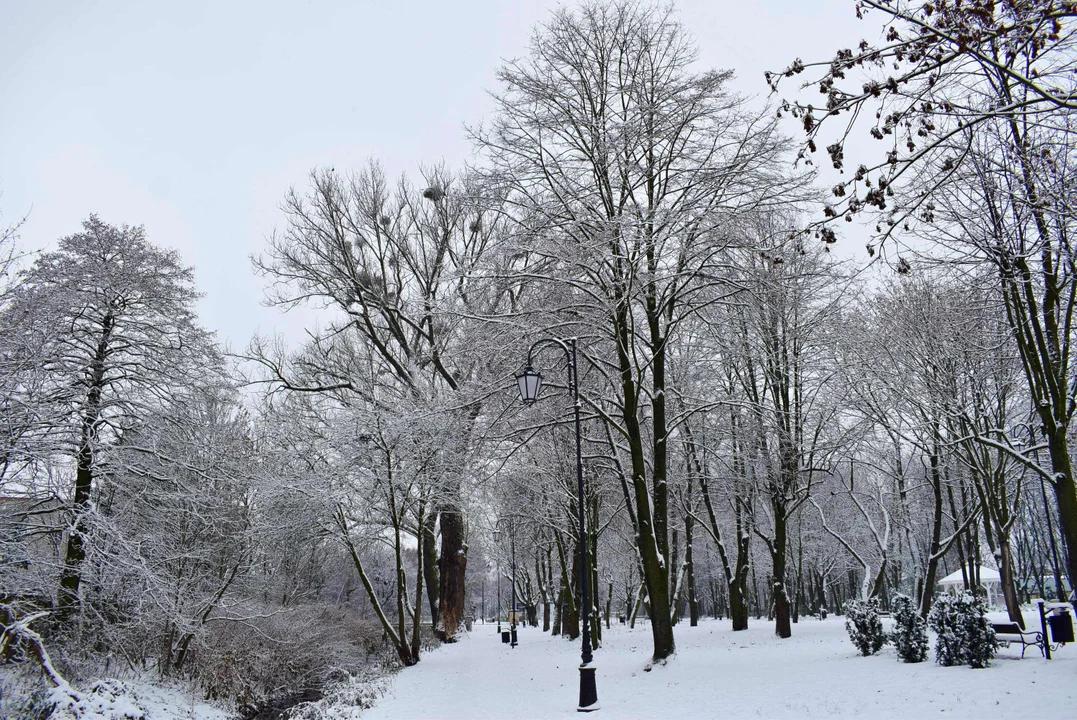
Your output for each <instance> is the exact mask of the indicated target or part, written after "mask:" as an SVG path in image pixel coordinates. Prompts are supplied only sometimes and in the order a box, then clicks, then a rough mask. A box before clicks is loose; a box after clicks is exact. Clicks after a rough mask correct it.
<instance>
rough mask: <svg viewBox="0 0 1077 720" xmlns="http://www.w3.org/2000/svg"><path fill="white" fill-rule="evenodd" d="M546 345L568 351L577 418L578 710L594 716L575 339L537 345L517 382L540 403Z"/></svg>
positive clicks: (527, 399) (527, 400) (527, 398)
mask: <svg viewBox="0 0 1077 720" xmlns="http://www.w3.org/2000/svg"><path fill="white" fill-rule="evenodd" d="M543 345H547V346H548V345H556V346H557V347H559V348H561V349H562V350H564V351H565V358H566V359H567V362H568V390H569V394H570V395H571V397H572V403H573V409H574V412H575V415H576V497H577V501H576V509H577V510H578V514H579V521H580V538H579V539H580V591H581V595H582V603H581V610H582V612H581V621H582V624H583V632H582V635H583V639H582V648H581V652H580V659H581V660H582V662H581V663H580V704H579V705H578V706H577V707H576V710H578V711H579V712H592V711H594V710H598V708H599V705H598V690H597V688H596V686H595V666H594V665H592V664H591V660H592V659H593V656H592V655H591V597H590V592H589V588H588V582H587V581H588V578H589V577H590V570H589V568H588V565H589V563H588V560H587V534H586V526H585V522H584V514H583V447H582V441H581V436H580V384H579V372H578V366H577V364H576V338H567V339H565V340H562V339H560V338H544V339H542V340H538V341H536V342H535V343H534V344H533V345H532V346H531V347H530V348H529V349H528V351H527V365H526V366H525V367H524V369H523V371H522V372H520V374H519V375H517V376H516V382H517V384H518V385H519V386H520V398H521V399H522V400H523V402H524V405H533V404H534V403H535V401H536V400H538V396H539V393H540V392H541V391H542V373H540V372H538V371H537V370H535V368H534V366H533V365H532V359H533V358H534V355H535V351H536V350H538V349H540V347H541V346H543Z"/></svg>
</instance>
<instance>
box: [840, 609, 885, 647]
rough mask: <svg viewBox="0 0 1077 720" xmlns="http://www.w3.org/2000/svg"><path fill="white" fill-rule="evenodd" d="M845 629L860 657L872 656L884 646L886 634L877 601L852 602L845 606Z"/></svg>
mask: <svg viewBox="0 0 1077 720" xmlns="http://www.w3.org/2000/svg"><path fill="white" fill-rule="evenodd" d="M845 629H846V631H848V633H849V639H850V640H852V641H853V645H856V648H857V650H859V651H860V654H861V655H865V656H866V655H874V654H875V653H877V652H879V650H881V649H882V647H883V645H885V644H886V633H885V632H883V623H882V621H881V620H880V619H879V601H878V600H876V599H875V598H871V599H870V600H868V601H866V602H864V601H860V600H852V601H850V602H848V603H846V604H845Z"/></svg>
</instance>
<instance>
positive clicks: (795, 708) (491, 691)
mask: <svg viewBox="0 0 1077 720" xmlns="http://www.w3.org/2000/svg"><path fill="white" fill-rule="evenodd" d="M998 619H999V620H1001V619H1002V617H999V618H998ZM1029 619H1031V617H1030V618H1029ZM884 622H885V621H884ZM750 625H751V627H750V628H749V629H748V630H746V631H743V632H739V633H734V632H732V631H731V630H730V629H729V622H728V621H710V620H708V621H704V622H701V623H700V625H699V626H698V627H696V628H691V627H689V626H688V624H687V623H681V624H679V625H677V627H676V638H677V648H678V649H677V654H676V656H675V657H674V658H672V659H671V660H670V661H669V662H668V663H667V664H666V665H664V666H657V667H655V668H654V669H653V670H652V671H650V672H645V671H644V667H645V666H646V664H647V660H648V659H649V655H650V652H649V648H650V628H649V627H648V626H646V625H645V624H644V625H642V626H639V625H637V627H636V629H635V630H628V629H627V628H624V627H614V628H613V629H611V630H607V631H606V638H605V646H604V647H603V648H602V649H601V650H598V651H596V652H595V663H596V665H597V667H598V671H597V672H598V676H597V677H598V679H597V685H598V697H599V703H600V705H601V710H600V711H598V713H596V714H595V715H591V716H590V717H593V718H652V719H653V718H713V717H722V718H756V717H762V718H853V717H856V718H873V719H874V718H925V717H948V718H976V720H988V719H990V718H1006V719H1007V720H1012V719H1014V718H1037V720H1048V719H1050V718H1067V719H1070V718H1077V646H1073V645H1069V646H1066V647H1064V648H1062V649H1061V650H1059V651H1058V652H1057V653H1056V655H1055V659H1054V660H1052V661H1051V662H1047V661H1045V660H1044V659H1043V658H1042V656H1040V655H1039V653H1038V651H1037V650H1036V649H1035V648H1032V649H1030V650H1029V651H1028V652H1027V653H1026V655H1025V658H1024V659H1023V660H1022V659H1019V658H1020V648H1019V647H1018V648H1016V649H1015V648H1013V647H1011V648H1008V649H1001V650H1000V651H999V654H998V656H997V657H996V659H995V661H994V662H993V663H992V665H991V667H989V668H986V669H983V670H973V669H970V668H967V667H949V668H945V667H940V666H938V665H936V664H935V663H934V661H933V659H934V655H933V654H932V656H931V659H929V660H928V661H927V662H923V663H919V664H915V665H907V664H904V663H902V662H900V661H898V660H897V658H896V656H895V654H894V650H893V649H892V648H891V647H890V646H887V647H885V648H884V649H883V650H882V652H880V653H879V654H878V655H875V656H873V657H861V656H859V655H858V654H857V652H856V650H855V648H854V647H853V645H852V643H850V642H849V640H848V636H847V635H846V633H845V628H844V624H843V620H842V618H834V617H831V618H829V619H828V620H825V621H822V622H820V621H818V620H815V619H814V618H807V619H802V620H801V622H800V623H798V624H797V625H794V626H793V637H792V638H790V639H788V640H779V639H778V638H776V637H775V636H774V634H773V629H772V624H771V623H767V622H765V621H755V620H753V621H751V623H750ZM1038 625H1039V623H1038V619H1037V621H1036V623H1035V626H1036V627H1038ZM578 663H579V643H578V642H573V643H570V642H568V641H565V640H561V639H556V638H552V637H550V636H549V635H545V634H543V633H541V632H539V631H537V630H533V629H527V628H521V629H520V645H519V646H518V647H517V648H515V649H512V648H510V647H509V646H508V645H502V644H501V642H500V638H499V637H498V636H497V635H496V633H495V629H494V626H493V625H486V626H482V625H478V626H476V627H475V630H474V632H472V633H471V634H470V635H469V636H468V637H466V638H464V639H463V640H462V641H461V642H459V643H456V644H454V645H448V646H443V647H441V648H439V649H438V650H436V651H434V652H431V653H429V654H427V655H425V656H424V657H423V659H422V662H420V663H419V665H417V666H416V667H413V668H408V669H407V670H405V671H403V672H401V673H399V674H398V675H397V676H396V678H395V680H394V681H393V683H392V685H391V689H390V690H389V692H388V693H387V694H386V696H385V697H384V698H382V699H381V700H380V701H379V702H378V703H377V704H376V705H375V706H374V708H373V709H371V710H368V711H365V712H363V713H362V718H363V720H406V719H407V718H557V717H563V718H569V717H573V718H579V717H581V715H579V714H578V713H576V701H577V698H578V678H579V672H578V670H577V666H578ZM335 717H347V715H344V714H339V715H335ZM354 717H356V718H358V717H359V714H358V713H356V714H355V715H354Z"/></svg>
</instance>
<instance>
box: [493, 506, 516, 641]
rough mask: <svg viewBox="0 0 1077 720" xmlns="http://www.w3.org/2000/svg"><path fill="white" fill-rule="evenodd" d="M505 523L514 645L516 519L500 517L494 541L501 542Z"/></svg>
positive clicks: (511, 626)
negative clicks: (510, 576) (509, 550)
mask: <svg viewBox="0 0 1077 720" xmlns="http://www.w3.org/2000/svg"><path fill="white" fill-rule="evenodd" d="M503 525H507V526H508V529H509V546H510V547H511V548H512V605H510V606H509V613H511V614H510V615H509V637H511V638H512V642H511V645H512V647H516V520H515V518H513V517H512V516H511V515H510V516H509V517H504V518H501V519H500V520H498V521H497V523H496V524H495V525H494V527H495V528H497V529H496V530H494V542H495V543H498V542H501V536H502V534H503V533H502V531H501V527H502V526H503Z"/></svg>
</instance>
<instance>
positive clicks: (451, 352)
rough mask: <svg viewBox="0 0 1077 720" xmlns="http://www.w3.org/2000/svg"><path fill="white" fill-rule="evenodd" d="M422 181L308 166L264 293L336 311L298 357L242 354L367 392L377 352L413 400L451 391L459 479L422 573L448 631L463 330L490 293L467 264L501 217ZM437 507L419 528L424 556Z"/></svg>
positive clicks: (451, 634) (331, 386)
mask: <svg viewBox="0 0 1077 720" xmlns="http://www.w3.org/2000/svg"><path fill="white" fill-rule="evenodd" d="M423 180H424V184H425V187H424V188H416V187H414V186H412V185H411V184H409V183H408V182H407V181H406V180H403V179H402V180H401V182H400V184H399V185H398V186H397V187H396V188H393V187H392V186H391V185H390V184H389V183H388V182H387V180H386V178H385V174H384V172H383V171H382V169H381V168H380V167H379V166H378V165H377V164H375V163H371V165H370V166H369V167H368V168H367V169H365V170H363V171H362V172H359V173H355V174H353V175H351V176H350V177H344V176H342V175H340V174H338V173H336V172H334V171H333V170H330V169H327V170H319V171H315V172H313V173H312V174H311V187H310V190H309V192H308V194H306V195H301V194H299V193H297V192H295V191H294V190H293V191H292V192H290V193H289V194H288V196H287V198H286V199H285V203H284V211H285V214H286V218H287V225H286V227H285V228H284V230H283V231H281V232H279V233H276V234H274V235H273V236H272V237H271V238H270V241H269V248H268V251H267V253H266V255H265V256H264V257H258V258H256V259H255V260H254V264H255V268H256V270H257V271H258V272H260V273H261V274H263V275H265V276H266V277H268V278H269V279H270V280H271V281H272V288H271V290H270V293H269V297H270V302H272V303H273V304H275V305H277V306H279V307H282V308H285V309H287V308H290V307H294V306H296V305H298V304H301V303H304V302H311V303H318V304H322V305H324V306H327V307H328V308H331V309H332V311H333V313H334V314H333V315H332V316H331V318H330V320H329V321H328V322H327V324H326V325H325V326H324V329H321V330H319V331H315V330H311V331H310V332H311V333H312V335H313V337H314V340H313V342H312V343H310V345H309V346H308V347H307V348H306V349H305V350H304V352H303V353H302V356H301V357H297V358H295V360H294V362H290V361H289V360H288V359H287V358H285V357H284V356H283V355H282V353H280V352H277V351H275V349H274V348H271V347H268V346H267V344H266V343H264V342H262V341H258V340H256V341H255V343H254V344H253V346H252V349H251V356H252V357H253V359H254V360H256V361H257V362H259V363H261V364H262V366H263V367H264V368H265V369H266V370H267V371H268V375H269V380H270V381H271V382H274V383H277V384H278V385H279V386H280V387H283V388H285V389H288V390H292V391H295V392H323V393H334V392H336V393H339V392H345V393H353V394H358V395H359V396H360V397H362V396H364V393H365V391H364V390H363V387H364V383H363V382H362V377H368V376H369V375H370V373H369V372H368V371H367V370H366V367H367V360H368V359H372V361H373V362H374V363H375V364H376V366H377V367H376V371H375V372H376V374H377V375H378V377H379V381H381V382H388V383H392V384H394V385H396V386H399V388H401V390H402V391H403V392H406V393H408V394H410V395H411V396H412V398H413V400H415V401H419V400H422V399H423V398H431V397H449V396H452V397H455V398H456V402H455V403H454V406H455V407H454V409H452V410H451V411H447V412H448V416H447V417H446V422H447V423H450V424H452V425H454V426H456V427H457V428H459V429H460V430H461V432H459V433H457V435H456V437H455V439H456V440H457V441H458V443H459V447H458V448H456V450H457V451H458V452H457V453H456V456H457V457H458V458H459V459H460V465H459V466H458V467H457V469H456V472H455V474H454V475H453V476H452V477H450V478H447V479H446V482H449V483H452V484H453V486H454V487H455V490H454V491H449V492H444V493H442V494H440V495H439V499H440V500H439V501H440V505H439V507H438V508H436V517H437V526H438V527H439V528H440V533H441V553H440V559H439V561H438V562H439V569H440V573H439V574H437V575H435V576H430V575H428V576H427V584H428V585H434V584H436V585H438V588H439V592H438V626H439V633H440V634H441V635H442V637H443V639H445V640H448V641H452V640H454V639H455V637H456V634H457V632H458V629H459V627H460V623H461V621H462V618H463V614H464V610H465V605H464V587H465V582H464V581H465V573H466V569H467V546H466V543H465V538H466V523H465V518H464V515H463V497H462V493H463V488H462V483H463V478H464V476H465V474H466V467H465V464H466V458H467V449H468V447H469V446H470V444H471V434H472V428H473V426H474V423H475V420H476V418H477V416H478V414H479V410H480V408H481V403H480V402H478V401H477V400H476V399H475V398H474V397H473V396H472V395H471V394H470V392H469V388H468V384H469V382H470V381H471V380H472V379H473V378H474V377H475V376H476V373H478V372H479V371H480V370H481V369H482V367H483V363H484V362H485V361H486V358H483V357H481V356H480V355H479V353H477V352H476V348H475V347H474V346H473V345H469V337H470V335H469V333H471V331H472V330H473V328H474V325H475V323H474V320H475V319H476V318H479V317H482V316H484V315H486V314H489V313H490V312H492V310H491V308H492V307H494V306H496V305H497V303H498V298H499V295H498V294H497V292H496V291H494V292H491V291H489V288H490V287H491V286H490V285H489V284H488V283H487V282H486V279H485V277H484V276H483V275H481V274H480V273H478V272H477V271H476V268H477V267H478V266H479V264H480V261H482V259H483V256H484V254H485V253H486V251H487V247H488V245H489V243H490V241H491V238H493V237H495V236H496V234H497V232H498V227H499V225H498V220H497V214H496V213H493V212H489V211H488V208H487V207H486V206H484V205H482V204H481V203H478V202H476V201H475V200H474V198H475V197H476V195H477V193H476V192H474V191H473V190H471V189H469V186H468V184H467V182H468V181H467V179H466V178H463V179H457V178H454V177H453V176H452V175H451V174H450V173H449V172H448V171H446V170H445V169H444V168H434V169H431V170H429V171H427V172H426V173H425V175H424V178H423ZM471 339H473V338H471ZM349 344H350V345H351V347H352V348H353V349H351V350H349V349H348V348H349ZM356 358H360V359H361V361H360V362H358V363H356V362H355V359H356ZM356 373H359V374H358V375H356ZM433 515H434V513H431V518H430V520H429V521H428V522H427V525H426V530H425V531H424V534H423V537H422V542H423V544H424V551H425V552H426V553H427V554H428V555H433V552H432V550H433V541H434V519H433ZM430 559H432V558H430ZM431 581H434V582H431Z"/></svg>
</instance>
